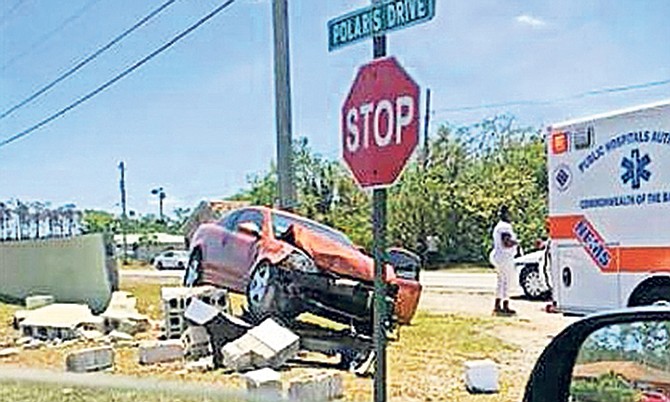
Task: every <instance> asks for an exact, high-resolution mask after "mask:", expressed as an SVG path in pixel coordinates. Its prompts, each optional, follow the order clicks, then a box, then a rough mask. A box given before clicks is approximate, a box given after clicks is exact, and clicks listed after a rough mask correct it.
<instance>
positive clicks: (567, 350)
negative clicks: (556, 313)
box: [523, 305, 670, 402]
mask: <svg viewBox="0 0 670 402" xmlns="http://www.w3.org/2000/svg"><path fill="white" fill-rule="evenodd" d="M669 396H670V307H668V306H658V305H655V306H650V307H638V308H629V309H626V310H619V311H615V312H611V313H605V314H597V315H593V316H590V317H587V318H585V319H582V320H580V321H577V322H576V323H574V324H572V325H570V326H569V327H568V328H566V329H565V330H563V332H561V333H560V334H559V335H558V336H556V337H555V338H554V340H553V341H552V342H551V343H550V344H549V346H547V348H546V349H545V350H544V352H543V353H542V355H541V356H540V358H539V359H538V361H537V362H536V364H535V368H534V369H533V371H532V373H531V375H530V379H529V381H528V383H527V385H526V394H525V396H524V399H523V400H524V402H549V401H552V402H554V401H557V402H561V401H564V402H567V401H614V400H616V401H630V402H639V401H652V400H653V401H656V400H658V401H670V397H669Z"/></svg>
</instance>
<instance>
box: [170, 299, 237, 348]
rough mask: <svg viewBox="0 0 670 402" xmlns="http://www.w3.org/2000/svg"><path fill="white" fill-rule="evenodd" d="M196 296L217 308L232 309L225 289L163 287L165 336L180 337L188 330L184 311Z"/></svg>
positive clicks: (222, 309) (223, 310)
mask: <svg viewBox="0 0 670 402" xmlns="http://www.w3.org/2000/svg"><path fill="white" fill-rule="evenodd" d="M194 298H196V299H198V300H201V301H203V302H204V303H206V304H208V305H210V306H213V307H215V308H217V309H218V310H219V311H222V312H229V311H230V304H229V303H228V293H227V292H226V291H225V290H223V289H217V288H215V287H212V286H201V287H195V288H186V287H163V288H162V289H161V301H162V308H163V317H164V319H165V322H164V324H163V325H164V336H165V338H167V339H178V338H180V337H181V336H182V334H183V333H184V331H186V328H187V327H188V324H187V322H186V320H185V318H184V312H185V311H186V309H187V308H188V306H189V305H190V304H191V301H192V300H193V299H194Z"/></svg>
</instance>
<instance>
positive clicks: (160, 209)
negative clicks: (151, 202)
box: [151, 187, 167, 223]
mask: <svg viewBox="0 0 670 402" xmlns="http://www.w3.org/2000/svg"><path fill="white" fill-rule="evenodd" d="M151 194H153V195H157V196H158V213H159V215H158V216H159V217H160V221H161V223H162V222H165V220H164V219H163V216H164V215H163V200H164V199H165V198H166V197H167V195H166V194H165V190H163V187H158V188H155V189H153V190H151Z"/></svg>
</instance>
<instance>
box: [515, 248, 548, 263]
mask: <svg viewBox="0 0 670 402" xmlns="http://www.w3.org/2000/svg"><path fill="white" fill-rule="evenodd" d="M543 256H544V250H537V251H533V252H532V253H528V254H525V255H522V256H521V257H517V258H515V259H514V263H515V264H533V263H539V262H540V261H541V260H542V257H543Z"/></svg>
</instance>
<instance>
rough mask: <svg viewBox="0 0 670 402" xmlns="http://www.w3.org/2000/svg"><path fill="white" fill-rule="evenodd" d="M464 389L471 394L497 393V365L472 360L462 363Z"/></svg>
mask: <svg viewBox="0 0 670 402" xmlns="http://www.w3.org/2000/svg"><path fill="white" fill-rule="evenodd" d="M464 366H465V387H466V389H467V390H468V391H469V392H471V393H493V392H498V391H499V389H500V388H499V386H498V365H497V364H496V363H495V362H494V361H493V360H489V359H487V360H472V361H467V362H465V363H464Z"/></svg>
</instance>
